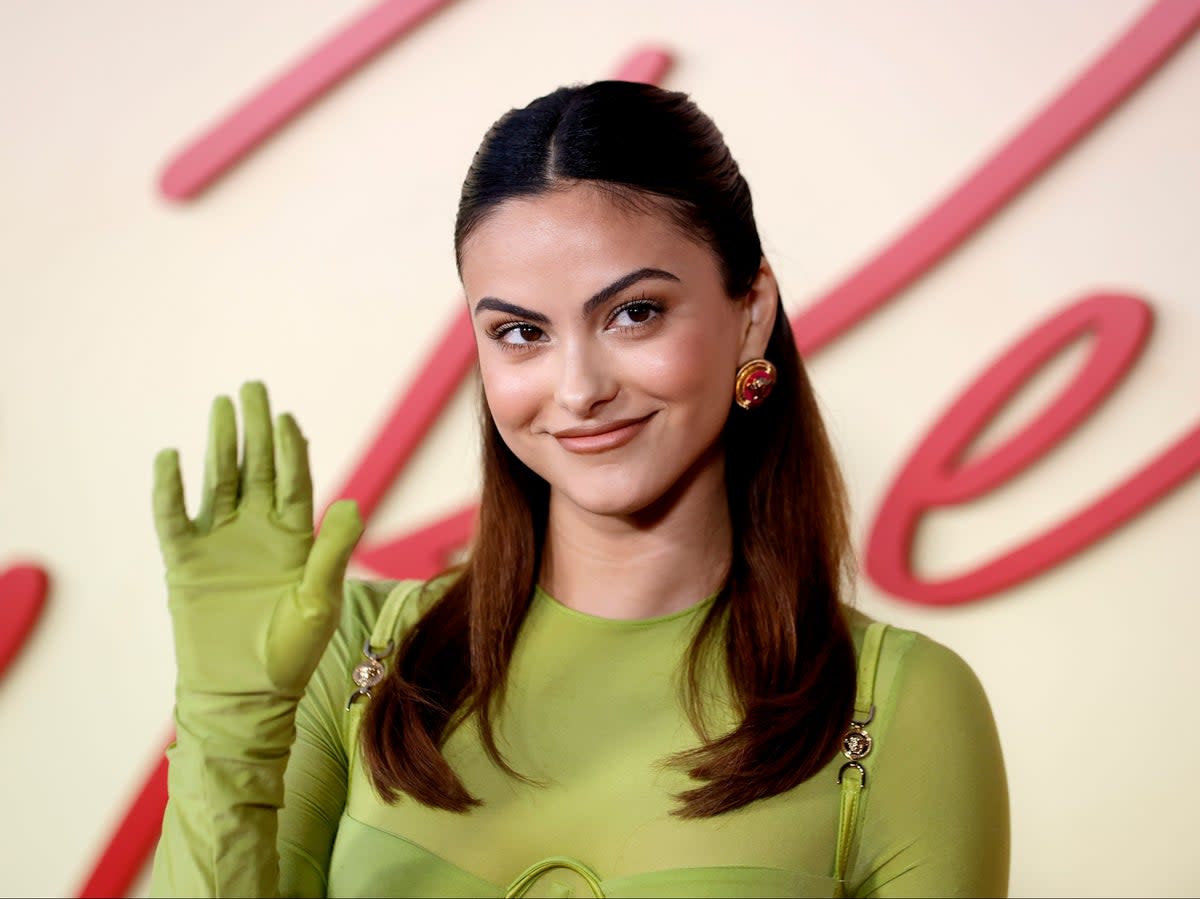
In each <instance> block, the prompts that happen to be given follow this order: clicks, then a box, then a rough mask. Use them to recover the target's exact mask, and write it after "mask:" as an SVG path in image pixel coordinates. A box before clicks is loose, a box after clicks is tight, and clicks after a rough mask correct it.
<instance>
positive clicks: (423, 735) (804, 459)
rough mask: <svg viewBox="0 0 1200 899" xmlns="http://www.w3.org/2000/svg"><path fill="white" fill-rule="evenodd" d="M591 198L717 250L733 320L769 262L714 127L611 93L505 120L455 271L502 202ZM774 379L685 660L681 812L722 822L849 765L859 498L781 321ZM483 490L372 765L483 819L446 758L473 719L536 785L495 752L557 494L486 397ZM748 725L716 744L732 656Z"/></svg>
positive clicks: (489, 145)
mask: <svg viewBox="0 0 1200 899" xmlns="http://www.w3.org/2000/svg"><path fill="white" fill-rule="evenodd" d="M580 182H587V183H588V184H590V185H592V186H595V187H599V188H602V189H605V190H607V191H608V192H609V193H610V194H611V195H612V196H613V198H614V199H616V200H618V201H620V202H623V203H627V204H633V205H635V206H638V207H640V208H643V209H645V210H647V211H654V212H658V213H659V214H666V215H668V216H669V217H670V219H671V220H672V221H673V223H674V224H675V225H676V226H678V227H679V228H680V229H682V230H683V232H684V233H685V234H687V235H689V236H690V237H692V238H693V239H695V240H697V241H699V242H701V243H703V244H705V245H707V246H708V247H709V248H710V249H711V251H712V252H713V254H714V256H715V258H716V259H717V261H718V262H719V264H720V270H721V274H722V278H723V280H724V285H725V290H726V293H727V294H728V296H729V297H730V301H731V302H737V301H739V300H741V299H742V298H743V297H744V296H745V295H746V293H747V292H748V291H749V289H750V286H751V284H752V283H753V280H754V277H755V275H756V274H757V272H758V269H759V266H760V264H761V261H762V245H761V241H760V239H759V235H758V229H757V227H756V225H755V222H754V213H753V206H752V203H751V198H750V190H749V186H748V185H747V184H746V181H745V179H744V178H743V177H742V175H741V173H740V171H739V169H738V166H737V163H736V162H735V161H734V159H733V157H732V155H731V154H730V152H729V150H728V148H727V147H726V145H725V141H724V138H723V137H722V135H721V133H720V131H718V130H717V128H716V126H715V124H714V123H713V122H712V121H711V119H709V118H708V117H707V116H706V115H704V113H702V112H701V111H700V110H699V109H698V108H697V107H696V105H695V104H694V103H693V102H692V101H691V100H690V99H689V98H688V97H687V95H686V94H682V93H679V92H673V91H666V90H662V89H660V88H656V87H652V86H649V85H643V84H636V83H633V82H623V81H601V82H595V83H592V84H588V85H582V86H574V87H563V88H559V89H558V90H556V91H554V92H553V93H551V94H548V95H546V96H545V97H541V98H540V99H538V100H535V101H533V102H532V103H531V104H529V105H528V106H526V107H524V108H521V109H514V110H511V111H509V112H508V113H506V114H505V115H504V116H502V117H501V118H500V119H499V120H498V121H497V122H496V124H495V125H493V126H492V128H491V129H490V130H489V131H488V133H487V134H486V135H485V137H484V139H483V142H482V144H481V145H480V147H479V149H478V151H477V152H476V154H475V157H474V159H473V160H472V163H471V166H470V169H469V171H468V173H467V177H466V180H465V182H464V184H463V189H462V197H461V200H460V203H459V210H458V219H457V223H456V227H455V251H456V258H457V260H458V263H459V267H460V269H461V262H462V250H463V245H464V243H465V241H466V240H467V239H468V238H469V237H470V235H471V233H472V232H473V230H474V229H475V228H476V227H477V226H478V225H479V224H480V222H482V221H483V220H484V219H485V218H486V217H487V215H488V214H489V213H491V212H492V211H494V210H495V209H496V208H497V207H498V206H499V205H500V204H501V203H503V202H504V201H506V200H508V199H511V198H514V197H528V196H537V195H539V194H544V193H546V192H549V191H553V190H556V189H562V188H564V187H568V186H570V185H572V184H577V183H580ZM765 356H766V358H768V359H770V360H771V361H772V362H773V363H774V364H775V366H776V369H777V373H778V374H777V381H776V384H775V388H774V390H773V392H772V393H771V396H770V397H769V399H768V400H767V401H766V404H765V405H764V406H763V407H762V408H759V409H755V410H751V411H745V410H742V409H741V408H740V407H737V406H736V405H735V404H734V403H733V402H732V397H731V398H730V407H731V408H730V416H729V420H728V422H727V424H726V427H725V429H724V432H723V436H722V439H723V440H724V444H725V481H726V491H727V495H728V504H729V513H730V519H731V522H732V529H733V546H732V562H731V565H730V569H729V574H728V577H727V579H726V582H725V584H724V587H723V589H722V590H721V591H720V593H719V594H718V596H717V599H716V601H715V602H714V603H713V604H712V605H711V607H710V608H709V610H708V611H707V613H706V614H705V617H704V619H703V621H702V622H701V625H700V627H699V629H698V630H697V633H696V635H695V637H694V639H693V641H692V643H691V645H690V647H689V649H688V654H687V657H686V663H685V665H686V667H685V679H684V687H685V697H684V699H685V708H686V709H687V712H688V716H689V718H690V719H691V721H692V724H693V726H694V727H695V729H696V732H697V735H698V738H699V742H698V744H697V746H696V747H695V748H694V749H691V750H689V751H687V752H684V753H681V754H679V755H677V756H673V757H672V758H671V759H669V761H670V762H672V763H674V764H677V765H680V766H682V767H684V768H685V769H686V770H687V771H688V772H689V774H690V775H691V776H692V778H693V779H694V780H695V781H696V786H695V787H694V788H692V789H689V790H686V791H685V792H684V793H682V794H681V795H680V796H679V797H678V799H679V800H680V804H679V805H678V807H677V808H676V809H675V810H674V814H676V815H679V816H682V817H705V816H711V815H717V814H720V813H722V812H726V811H729V810H731V809H735V808H738V807H740V806H743V805H746V804H747V803H750V802H753V801H754V800H756V799H760V798H763V797H766V796H772V795H775V794H778V793H781V792H784V791H786V790H789V789H791V788H792V787H794V786H796V785H797V784H799V783H802V782H803V781H805V780H807V779H808V778H810V777H812V776H813V775H814V774H815V773H816V772H817V771H819V770H820V769H821V768H823V767H824V766H825V764H827V763H828V761H829V760H830V759H831V758H832V757H833V756H834V755H835V754H836V752H837V751H838V748H839V744H840V740H841V736H842V733H843V732H844V730H845V727H846V725H847V723H848V721H849V718H850V715H851V710H852V705H853V696H854V690H855V662H854V649H853V644H852V642H851V638H850V634H849V629H848V627H847V625H846V620H845V616H844V602H843V594H844V591H845V590H846V588H847V586H848V584H849V582H850V577H851V571H852V567H853V566H852V564H851V563H852V560H851V553H850V549H849V535H848V524H847V518H848V515H847V508H846V497H845V490H844V487H843V483H842V479H841V474H840V472H839V469H838V465H837V462H836V459H835V457H834V454H833V451H832V448H831V446H830V443H829V439H828V436H827V434H826V431H825V428H824V425H823V423H822V420H821V415H820V410H819V408H818V404H817V400H816V398H815V396H814V394H813V390H812V387H811V385H810V383H809V380H808V376H807V374H806V372H805V370H804V365H803V363H802V361H801V359H800V356H799V353H798V352H797V349H796V344H795V341H794V339H793V336H792V331H791V327H790V325H789V324H788V320H787V317H786V315H785V314H784V311H783V304H782V301H780V302H779V304H778V309H777V315H776V320H775V327H774V330H773V331H772V333H771V336H770V338H769V341H768V345H767V349H766V352H765ZM480 423H481V427H482V432H483V440H482V463H483V486H482V490H481V496H480V506H479V517H478V522H477V526H476V533H475V535H474V539H473V542H472V546H471V549H470V552H469V555H468V558H467V560H466V561H465V563H463V564H462V565H461V566H460V567H458V568H457V569H455V570H454V571H453V572H451V574H452V577H449V578H448V585H447V586H446V587H445V590H444V592H442V593H441V595H440V597H438V598H437V599H436V600H435V601H434V602H433V603H432V605H431V606H430V607H429V609H428V610H427V611H426V612H425V613H424V614H423V615H422V616H421V617H420V619H419V620H418V622H417V623H416V625H415V626H414V627H413V628H412V629H411V630H410V631H409V632H408V633H407V634H406V635H404V637H403V638H402V641H401V644H400V647H399V649H398V652H397V661H396V664H395V666H394V667H393V669H392V670H391V671H390V672H389V674H388V676H387V678H386V679H385V680H384V682H383V683H381V684H380V685H378V686H377V687H375V688H374V689H373V691H372V694H373V695H372V698H371V700H370V704H369V706H368V708H367V710H366V714H365V720H364V722H363V727H362V729H361V740H362V748H363V757H364V761H365V763H366V766H367V769H368V771H369V774H370V777H371V779H372V781H373V783H374V785H375V788H376V789H377V790H378V792H379V793H380V795H381V796H382V797H383V798H384V799H385V800H387V801H391V802H394V801H396V800H398V799H399V798H400V796H401V795H408V796H410V797H412V798H413V799H415V800H417V801H418V802H421V803H424V804H425V805H428V806H431V807H434V808H443V809H448V810H451V811H457V812H465V811H468V810H469V809H470V808H472V807H473V806H475V805H477V804H478V803H479V799H478V798H477V797H475V796H472V795H471V794H470V793H469V791H468V790H467V789H466V787H465V786H464V785H463V783H462V781H461V779H460V778H459V777H458V775H457V774H456V773H455V772H454V770H453V769H452V768H451V766H450V765H449V763H448V762H447V761H446V758H445V757H444V755H443V754H442V746H443V745H444V743H445V740H446V738H447V737H448V736H449V734H450V732H451V730H453V728H454V727H455V726H457V724H459V723H460V722H462V721H464V720H465V719H467V718H468V717H470V716H474V717H475V719H476V722H477V724H478V727H479V733H480V735H481V738H482V740H483V744H484V747H485V750H486V751H487V753H488V755H489V756H490V757H491V758H492V760H493V761H494V762H495V763H496V764H497V765H499V766H500V767H501V768H502V769H503V770H505V771H507V772H508V773H509V774H510V775H511V776H513V777H516V778H520V779H523V780H528V779H527V778H525V777H524V775H522V774H521V772H519V771H516V770H515V769H514V768H513V767H512V766H511V765H510V764H509V763H508V762H507V761H506V760H505V758H504V757H503V755H502V753H501V752H500V750H499V748H498V747H497V745H496V740H495V728H494V720H495V714H496V709H497V708H498V706H499V702H500V699H501V698H502V696H503V691H504V685H505V678H506V675H507V672H508V667H509V662H510V660H511V658H512V653H513V648H514V646H515V644H516V640H517V635H518V632H519V630H520V627H521V622H522V620H523V618H524V616H525V613H526V611H527V610H528V608H529V603H530V601H531V599H532V596H533V592H534V588H535V586H536V580H537V576H538V572H539V569H540V562H541V558H540V556H541V550H542V545H543V540H544V537H545V532H546V518H547V509H548V505H549V487H548V485H547V484H546V482H545V481H544V480H543V479H542V478H540V477H539V476H538V475H536V474H535V473H534V472H533V471H531V470H530V469H529V468H528V467H527V466H525V465H524V464H523V463H522V462H521V461H520V460H519V459H517V457H516V456H515V455H514V454H513V453H512V451H511V450H510V449H509V448H508V446H507V445H506V444H505V443H504V441H503V439H502V438H501V436H500V433H499V431H498V430H497V428H496V425H495V422H494V421H493V420H492V417H491V415H490V413H489V412H488V410H487V405H486V402H484V401H483V399H482V396H481V402H480ZM722 650H723V661H724V666H725V671H726V674H727V676H728V682H729V684H730V689H731V693H732V697H733V699H734V701H735V703H736V704H737V709H738V712H739V713H740V721H739V723H738V724H737V726H736V727H734V728H733V729H732V730H731V731H729V732H727V733H724V734H719V735H713V734H711V733H709V730H708V727H707V722H706V718H705V714H704V708H703V703H702V700H701V690H700V687H701V680H702V671H704V670H705V667H704V661H705V659H706V658H707V657H708V656H709V654H710V653H718V654H720V653H721V652H722Z"/></svg>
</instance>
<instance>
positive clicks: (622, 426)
mask: <svg viewBox="0 0 1200 899" xmlns="http://www.w3.org/2000/svg"><path fill="white" fill-rule="evenodd" d="M653 414H654V413H653V412H652V413H650V415H647V416H645V417H644V418H626V419H619V420H617V421H611V422H605V423H603V424H598V425H593V426H591V427H584V428H567V429H566V430H563V431H555V432H554V439H555V440H557V441H558V443H559V446H561V447H562V448H563V449H565V450H567V451H568V452H572V453H584V454H586V453H602V452H605V451H607V450H612V449H616V448H617V447H619V446H624V445H625V444H627V443H628V442H629V441H630V440H632V439H633V438H634V437H636V436H637V435H638V434H639V433H641V430H642V428H643V427H645V425H646V422H648V421H649V420H650V418H651V416H652V415H653Z"/></svg>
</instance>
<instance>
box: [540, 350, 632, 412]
mask: <svg viewBox="0 0 1200 899" xmlns="http://www.w3.org/2000/svg"><path fill="white" fill-rule="evenodd" d="M616 393H617V379H616V377H614V374H613V372H612V370H611V367H610V366H609V364H608V360H607V358H606V357H605V354H604V352H603V350H602V349H600V348H598V347H595V346H592V345H591V344H589V343H588V342H586V341H573V342H570V343H568V344H567V346H566V347H565V348H564V351H563V354H562V370H561V371H560V372H559V376H558V384H557V386H556V387H555V390H554V399H555V402H557V403H558V405H559V406H560V407H561V408H563V409H565V410H566V411H567V412H570V413H571V414H572V415H573V416H575V417H576V418H588V417H590V416H592V415H594V414H595V413H596V411H597V410H598V409H599V408H600V407H601V406H603V405H604V404H605V403H607V402H608V401H609V400H611V399H612V398H613V397H614V396H615V395H616Z"/></svg>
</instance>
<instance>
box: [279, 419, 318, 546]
mask: <svg viewBox="0 0 1200 899" xmlns="http://www.w3.org/2000/svg"><path fill="white" fill-rule="evenodd" d="M312 493H313V490H312V475H311V473H310V472H309V467H308V442H307V441H306V440H305V439H304V435H303V434H301V433H300V427H299V426H298V425H297V424H296V419H294V418H292V416H291V415H289V414H287V413H286V412H285V413H284V414H283V415H280V416H278V417H277V418H276V420H275V514H276V516H277V517H278V518H279V521H280V522H281V523H282V524H283V525H284V527H288V528H291V529H292V530H295V531H311V530H312V526H313V498H312Z"/></svg>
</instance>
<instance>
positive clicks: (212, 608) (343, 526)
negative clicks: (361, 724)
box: [154, 382, 362, 699]
mask: <svg viewBox="0 0 1200 899" xmlns="http://www.w3.org/2000/svg"><path fill="white" fill-rule="evenodd" d="M240 399H241V406H242V419H243V432H244V443H243V450H242V460H241V465H240V466H239V464H238V448H237V424H236V421H235V417H234V410H233V404H232V403H231V402H230V401H229V399H228V398H227V397H224V396H221V397H217V399H216V400H215V401H214V402H213V406H212V414H211V418H210V422H209V435H208V455H207V459H206V462H205V469H204V489H203V496H202V497H201V501H200V508H199V511H198V512H197V514H196V517H195V518H194V519H190V518H188V515H187V509H186V506H185V504H184V497H183V485H182V481H181V479H180V474H179V456H178V454H177V453H176V452H175V450H163V451H162V452H160V453H159V454H158V456H157V458H156V459H155V462H154V521H155V527H156V530H157V532H158V540H159V546H160V548H161V550H162V557H163V562H164V564H165V566H166V579H167V587H168V605H169V608H170V611H171V618H172V624H173V629H174V633H175V652H176V662H177V665H178V690H179V691H180V692H184V693H189V692H194V693H205V694H227V695H246V694H259V695H262V694H270V695H276V696H279V697H288V698H290V699H295V698H298V697H299V695H300V694H301V693H303V691H304V687H305V685H306V684H307V683H308V679H309V677H310V676H311V675H312V672H313V669H314V668H315V667H316V665H317V662H318V661H319V660H320V658H321V654H322V653H323V652H324V650H325V646H326V645H327V644H328V642H329V639H330V637H331V636H332V634H333V631H334V630H335V628H336V626H337V621H338V614H339V611H340V608H341V599H342V581H343V579H344V577H345V572H346V564H347V561H348V560H349V558H350V554H351V553H352V552H353V550H354V546H355V544H356V543H357V541H358V538H359V537H360V536H361V534H362V523H361V521H360V520H359V516H358V509H357V506H356V504H355V503H354V502H352V501H350V500H341V501H338V502H336V503H334V504H333V505H331V506H330V507H329V510H328V512H327V513H326V515H325V518H324V521H323V522H322V525H321V531H320V534H319V535H317V536H316V538H315V539H314V535H313V499H312V479H311V476H310V474H309V468H308V449H307V445H306V443H305V440H304V437H303V436H302V435H301V433H300V429H299V428H298V427H297V426H296V422H295V421H294V420H293V419H292V417H291V416H290V415H286V414H285V415H280V416H279V417H278V419H277V420H276V422H275V427H274V430H272V426H271V413H270V406H269V404H268V400H267V392H266V389H265V388H264V387H263V385H262V384H261V383H258V382H250V383H247V384H244V385H243V386H242V389H241V394H240Z"/></svg>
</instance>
